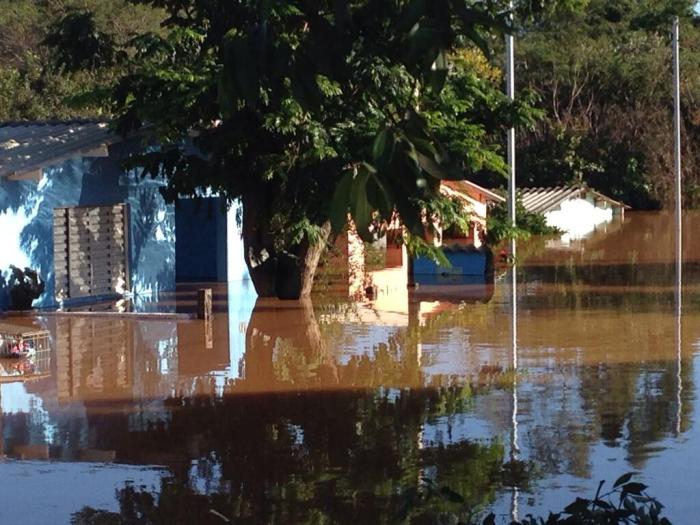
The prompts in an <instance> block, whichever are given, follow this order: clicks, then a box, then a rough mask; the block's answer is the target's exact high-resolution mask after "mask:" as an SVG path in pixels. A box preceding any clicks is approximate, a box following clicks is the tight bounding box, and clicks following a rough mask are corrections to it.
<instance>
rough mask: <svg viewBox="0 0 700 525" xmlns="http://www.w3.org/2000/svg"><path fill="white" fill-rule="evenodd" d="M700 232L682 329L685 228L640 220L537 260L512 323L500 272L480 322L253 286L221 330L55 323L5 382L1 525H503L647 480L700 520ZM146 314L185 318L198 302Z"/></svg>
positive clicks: (689, 225) (194, 324)
mask: <svg viewBox="0 0 700 525" xmlns="http://www.w3.org/2000/svg"><path fill="white" fill-rule="evenodd" d="M699 220H700V217H699V216H697V215H692V216H691V215H689V216H687V217H686V219H685V223H686V224H685V232H686V238H685V250H684V264H683V275H682V283H683V284H682V289H681V290H680V291H681V293H680V297H681V300H682V309H681V314H680V315H679V309H678V302H677V298H678V297H679V290H678V288H677V285H676V283H677V275H676V270H675V260H674V257H673V255H674V238H673V223H672V217H671V216H670V215H661V214H630V217H629V218H628V219H627V220H626V221H625V223H623V224H613V225H609V226H607V227H606V228H602V229H601V230H600V231H598V232H596V233H594V234H593V235H592V236H591V237H589V238H588V239H585V240H583V241H580V242H578V241H577V242H574V243H571V244H568V245H562V244H556V243H551V242H548V243H547V244H546V245H545V243H544V241H542V242H531V243H529V244H528V245H527V246H521V247H520V254H521V257H520V263H519V266H518V267H517V269H516V276H517V287H516V290H515V298H516V304H517V309H516V312H515V315H514V311H513V289H512V286H511V282H512V281H511V273H510V270H508V269H507V268H503V269H501V270H499V271H498V272H497V275H496V279H495V282H494V283H493V286H490V285H487V286H483V285H482V286H481V287H479V286H478V285H475V288H474V290H473V293H470V294H469V298H470V299H469V302H465V303H456V302H454V301H440V300H439V297H437V298H436V297H430V298H429V299H430V300H422V301H421V300H416V299H415V298H414V297H409V296H408V295H407V294H405V293H403V294H397V295H396V296H395V297H392V298H391V299H386V298H385V299H384V300H378V301H376V302H368V303H352V302H348V301H347V300H346V299H343V298H342V297H340V296H338V295H337V294H336V293H330V292H326V293H323V291H321V293H318V294H316V296H315V297H314V298H313V301H310V302H301V303H300V302H280V301H272V300H256V299H255V297H254V294H253V293H252V290H251V289H250V287H249V286H247V285H246V284H245V283H238V284H231V285H230V286H229V287H228V289H226V288H225V287H219V288H217V289H216V290H215V301H216V304H215V307H216V310H217V312H216V315H215V317H214V320H213V322H212V323H211V324H209V325H206V324H204V323H203V322H200V321H192V320H187V319H182V318H179V317H172V318H161V319H158V320H154V319H146V318H118V319H117V318H109V317H89V316H80V315H74V316H54V315H47V316H44V317H39V318H38V319H36V320H35V321H34V322H35V323H36V324H38V325H40V326H42V327H44V328H45V329H47V330H49V332H50V334H51V352H50V354H48V355H43V356H38V357H41V359H37V360H36V362H34V363H32V366H31V367H26V368H25V369H18V367H17V366H16V364H13V363H12V362H8V361H3V362H1V363H0V364H2V366H3V370H2V371H3V373H4V375H5V378H4V379H3V380H2V381H3V382H2V383H0V405H1V407H2V416H1V418H0V424H1V425H2V439H1V440H0V447H1V449H2V450H1V452H2V454H3V455H4V456H5V458H6V459H5V460H4V461H3V462H0V503H1V504H0V523H38V524H44V523H70V522H71V521H72V522H74V523H93V524H97V523H115V521H114V518H115V516H116V515H120V516H121V519H122V521H118V522H116V523H169V524H170V523H197V524H199V523H202V524H209V523H211V524H221V523H228V522H231V523H279V524H282V523H284V524H286V523H399V522H401V521H400V517H401V516H402V515H404V514H406V513H408V520H409V522H410V521H411V520H412V521H413V522H414V523H419V522H420V523H424V522H425V521H421V520H422V519H426V517H429V516H431V515H434V514H435V513H437V512H444V511H453V512H456V511H460V510H464V508H463V506H461V505H457V504H450V503H447V502H444V501H438V500H431V501H430V502H428V503H427V504H424V505H417V506H406V502H407V501H408V498H407V495H410V494H411V493H412V491H414V490H425V487H426V484H428V483H432V484H433V485H434V486H435V487H437V488H438V489H439V488H441V487H444V486H446V487H449V488H450V489H451V490H453V491H455V492H457V493H459V494H461V495H462V496H463V497H464V499H465V504H464V505H465V506H468V507H469V508H473V509H475V511H487V510H488V511H493V512H495V513H496V514H497V516H498V519H499V521H500V522H502V523H505V522H506V521H507V520H508V519H510V518H511V517H514V516H515V517H524V516H525V515H526V514H528V513H533V514H536V515H545V514H546V513H547V512H548V511H550V510H553V511H556V510H561V509H562V508H563V507H564V506H565V505H566V504H568V503H569V502H571V501H572V500H573V499H574V498H575V497H576V496H579V495H580V496H592V494H593V493H594V491H595V488H596V487H597V485H598V481H599V480H603V479H605V480H608V481H610V482H611V481H613V480H614V479H616V478H617V477H618V476H619V475H621V474H623V473H625V472H629V471H635V472H638V479H639V480H640V481H642V482H644V483H646V484H647V485H649V486H650V492H651V493H652V494H653V495H654V496H656V497H658V498H659V499H660V500H661V501H662V502H663V503H664V504H665V505H666V507H667V509H666V510H667V513H668V516H669V517H670V518H671V519H672V520H673V521H674V523H694V522H695V519H696V514H697V509H698V504H697V502H696V493H697V491H698V487H699V486H700V429H699V428H698V425H697V420H698V414H697V411H698V408H697V402H696V392H697V386H696V385H697V383H698V377H697V376H698V366H697V355H698V354H697V349H698V344H699V343H700V308H699V305H700V243H696V242H695V243H694V242H693V236H692V231H693V226H694V225H696V224H697V225H698V226H700V222H698V221H699ZM140 307H141V308H143V309H144V310H164V311H174V312H177V311H182V310H187V309H188V308H191V307H192V302H191V294H190V293H186V292H182V293H180V294H176V295H173V296H167V295H165V296H161V297H160V298H159V301H158V302H155V303H153V302H150V303H148V302H145V303H144V304H142V305H140ZM22 322H27V320H22ZM513 328H515V330H516V331H515V337H514V333H513ZM22 373H24V374H25V375H24V376H22V375H21V374H22ZM426 480H430V481H429V482H427V481H426ZM139 520H140V521H139Z"/></svg>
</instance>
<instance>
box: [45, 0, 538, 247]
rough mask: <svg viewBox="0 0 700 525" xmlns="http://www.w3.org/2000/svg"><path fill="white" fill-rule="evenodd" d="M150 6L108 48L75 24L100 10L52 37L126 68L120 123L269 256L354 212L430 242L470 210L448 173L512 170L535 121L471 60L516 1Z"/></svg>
mask: <svg viewBox="0 0 700 525" xmlns="http://www.w3.org/2000/svg"><path fill="white" fill-rule="evenodd" d="M138 3H142V4H149V5H151V6H154V7H157V8H161V9H163V10H164V11H165V12H166V13H167V14H166V18H165V21H164V23H163V26H164V28H163V31H162V32H160V33H153V32H150V33H143V34H141V35H139V36H137V37H135V38H133V39H130V40H129V41H127V42H126V43H124V44H122V45H121V46H119V49H112V48H110V49H109V50H107V49H106V48H105V45H106V44H110V39H109V38H107V37H105V36H102V35H100V34H98V33H97V32H95V31H81V30H80V29H77V28H76V27H75V24H76V22H80V21H82V23H83V24H89V23H90V16H89V15H83V14H81V15H80V17H79V18H78V17H77V16H74V17H73V18H64V19H63V20H62V21H61V22H60V23H59V24H57V25H56V26H55V27H54V31H53V33H52V35H55V37H54V38H53V39H52V40H50V41H51V43H52V44H54V47H55V48H56V52H55V57H56V59H57V61H58V63H59V65H60V66H61V67H63V68H66V69H79V68H84V67H86V66H88V67H91V68H93V69H94V68H95V67H100V65H101V64H113V63H114V62H115V61H117V62H119V63H120V66H121V71H122V72H123V74H122V75H121V76H120V77H119V78H118V79H117V80H116V81H114V82H107V83H106V85H105V86H103V89H101V90H97V91H95V90H93V95H94V94H98V95H101V96H102V98H101V99H100V100H101V103H102V104H103V105H105V106H107V107H108V108H109V110H110V111H111V112H112V113H113V114H114V115H115V117H116V127H117V129H118V131H120V132H121V133H130V132H134V131H137V130H140V131H142V132H145V133H146V134H147V136H148V138H149V139H150V140H152V141H156V142H157V143H158V144H160V145H161V147H160V148H159V149H158V150H157V151H152V152H150V153H148V154H146V155H143V156H141V157H139V158H138V159H137V163H139V164H140V165H142V166H144V167H145V168H146V171H147V172H148V173H150V174H151V175H156V176H164V177H165V178H166V179H167V181H168V183H169V185H168V190H167V195H168V196H169V197H170V198H175V197H176V196H177V195H183V194H185V195H196V194H198V193H200V192H201V191H202V188H211V190H212V191H215V192H219V193H220V194H222V195H225V196H226V197H228V199H230V200H233V199H238V198H241V199H242V200H243V204H244V207H246V206H248V207H249V209H252V208H254V209H255V214H254V215H255V222H256V228H257V229H258V230H264V231H263V237H265V238H266V239H267V240H266V241H265V242H266V243H267V245H268V246H267V247H266V250H268V251H269V249H272V250H277V251H279V250H285V249H286V247H289V246H290V245H294V244H298V243H299V242H301V241H302V240H304V239H306V240H311V241H313V240H314V238H315V236H316V237H318V229H319V228H320V226H321V225H322V224H323V223H324V222H326V221H328V220H331V221H332V223H333V226H334V228H335V230H336V231H339V230H340V229H342V228H343V227H344V226H345V224H346V220H347V214H348V213H350V215H351V216H352V218H353V220H354V222H355V224H356V225H357V226H358V230H359V232H360V233H361V234H362V235H367V234H368V226H369V224H370V222H371V221H372V220H373V218H374V219H375V220H376V215H375V214H376V213H377V212H378V213H379V214H380V216H381V217H383V218H385V219H388V218H390V217H391V215H392V213H393V212H394V211H395V210H396V211H398V212H399V214H400V216H401V217H402V219H403V221H404V223H405V224H406V225H407V227H408V229H409V231H410V232H411V233H412V234H414V235H415V236H416V237H421V236H422V235H423V234H424V224H423V222H422V221H421V211H422V210H425V209H429V210H430V209H442V210H443V211H445V210H448V208H449V207H450V206H452V208H453V209H452V212H453V213H451V214H450V213H445V215H447V216H449V215H452V216H456V215H457V210H456V208H454V207H455V206H456V204H454V203H452V202H451V201H447V200H445V199H444V198H443V197H442V196H441V195H440V192H439V186H440V181H441V180H442V179H462V178H465V177H467V176H469V174H471V173H474V172H477V171H481V170H486V171H489V172H492V173H504V163H503V160H502V158H501V156H500V147H499V145H498V142H500V134H499V133H498V132H499V131H501V130H503V129H505V127H506V126H510V125H514V124H518V125H520V124H530V123H531V121H532V113H531V112H530V111H529V109H528V106H527V104H525V103H523V102H516V103H510V102H509V101H508V100H507V99H506V98H505V97H504V96H503V95H502V93H501V90H500V86H499V85H498V82H497V81H494V80H493V79H491V78H485V77H484V75H480V71H479V69H478V68H476V67H474V62H473V61H469V60H465V58H464V57H465V54H469V53H475V52H477V53H488V51H489V45H490V43H491V42H492V41H493V39H494V38H495V37H496V36H498V35H500V34H502V32H503V31H505V30H507V28H508V11H507V2H505V1H501V2H498V1H496V2H486V3H484V2H479V1H464V0H462V1H458V0H431V1H428V0H392V1H386V0H358V1H349V0H314V1H312V0H308V1H270V0H267V1H266V0H238V1H235V2H231V1H226V2H224V1H222V0H220V1H216V0H214V1H212V0H207V1H205V0H139V2H138ZM519 7H520V8H521V9H522V11H523V13H525V12H527V13H533V12H538V10H541V9H543V8H544V7H546V6H545V5H541V4H540V3H536V2H525V3H523V4H522V5H520V6H519ZM64 35H70V38H63V36H64ZM83 36H84V37H85V40H87V41H86V42H85V44H84V45H83V42H82V41H83V39H84V38H83ZM108 47H110V46H108ZM66 49H69V52H68V53H65V52H64V51H65V50H66ZM86 50H94V51H95V55H96V56H95V57H91V56H89V55H88V56H86V54H85V51H86ZM93 102H94V99H93ZM493 137H497V139H496V140H494V138H493ZM192 146H194V147H192ZM244 219H245V218H244ZM244 223H245V220H244Z"/></svg>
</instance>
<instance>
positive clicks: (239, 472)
mask: <svg viewBox="0 0 700 525" xmlns="http://www.w3.org/2000/svg"><path fill="white" fill-rule="evenodd" d="M409 332H412V333H413V335H411V333H409V334H408V336H407V337H400V336H393V337H391V338H390V339H389V340H388V341H387V342H385V343H381V344H379V345H378V346H376V347H375V348H374V349H373V351H372V352H369V353H366V354H364V355H362V356H354V357H351V358H350V359H348V360H346V361H345V362H344V364H340V363H339V362H338V360H337V358H336V356H334V355H333V353H332V352H330V351H329V349H328V348H327V343H326V342H325V341H324V339H323V337H322V334H321V328H320V327H319V324H318V322H317V321H316V317H315V314H314V309H313V307H312V305H311V303H310V302H306V303H303V302H302V303H280V302H277V301H264V300H259V301H258V303H257V304H256V307H255V310H254V312H253V314H252V316H251V319H250V322H249V324H248V326H247V330H246V354H245V356H244V367H243V368H244V374H243V377H242V378H241V379H238V380H235V381H231V382H229V383H228V384H227V385H226V386H225V389H224V394H223V395H215V394H214V393H212V394H211V395H198V396H195V397H190V396H173V397H170V398H168V399H167V400H166V402H165V406H166V410H167V417H165V418H162V420H161V421H162V422H154V423H151V424H148V425H146V426H145V428H142V429H136V428H133V426H132V427H131V428H130V425H129V424H128V422H127V421H124V418H125V416H122V415H118V414H114V413H110V414H104V413H103V414H102V415H101V416H99V417H100V421H99V424H95V425H91V426H92V427H93V431H94V432H95V437H96V442H98V443H99V446H100V448H111V447H114V448H115V449H116V450H117V458H119V460H120V461H123V462H133V463H139V464H154V463H155V464H163V465H165V466H167V467H168V470H169V475H168V476H165V477H164V478H163V479H162V483H161V486H160V487H159V489H158V490H157V491H154V492H151V491H148V490H145V489H142V488H139V487H135V486H130V485H127V486H125V487H123V488H122V489H120V490H119V491H118V494H117V498H118V501H119V509H120V510H119V513H111V512H107V511H100V510H96V509H91V508H84V509H83V510H81V511H80V512H78V513H76V514H75V515H74V523H86V524H87V523H91V524H97V523H202V524H206V523H212V524H214V523H216V524H220V523H225V522H226V520H230V521H231V522H235V523H391V522H394V521H395V520H396V516H397V515H398V514H399V512H400V511H401V509H402V506H403V505H404V504H405V502H406V501H405V497H404V494H405V491H406V490H408V489H411V488H413V489H415V490H418V489H420V488H421V486H422V484H423V482H422V481H421V478H428V479H434V480H436V481H437V482H439V483H440V484H441V485H442V484H444V485H449V486H450V487H451V488H452V489H453V490H456V491H457V492H459V493H460V494H462V495H463V496H464V497H465V498H466V506H468V507H475V506H477V505H483V504H485V503H487V502H489V501H491V500H492V499H493V497H494V495H495V490H496V487H497V486H498V480H499V477H500V471H501V465H502V463H503V460H504V449H503V446H502V444H501V443H500V442H499V441H498V440H494V441H488V442H475V441H468V440H459V441H457V442H454V443H450V442H446V443H426V441H425V440H424V439H423V435H422V434H423V430H424V427H425V424H426V423H427V422H428V421H434V420H435V419H436V418H439V417H442V416H446V415H450V414H455V413H458V412H461V411H463V410H464V409H465V407H466V406H467V405H468V404H469V403H471V400H472V395H473V392H474V390H473V389H472V388H470V387H469V386H467V385H465V384H462V383H461V382H457V381H452V380H450V379H449V378H441V379H440V380H437V379H436V380H435V381H436V383H437V384H438V385H437V386H430V385H427V386H421V384H420V383H421V381H422V380H424V378H422V377H421V371H420V363H419V361H418V359H417V358H416V356H415V353H416V346H417V341H418V333H419V332H418V331H417V330H412V329H409ZM404 335H405V334H404ZM387 385H389V386H388V387H387ZM392 385H394V386H393V387H392ZM401 385H411V386H412V387H413V388H407V387H402V386H401ZM166 421H167V423H166ZM93 423H97V421H93ZM450 506H451V507H453V508H454V507H455V506H456V507H457V508H460V507H461V505H456V504H450V503H448V502H445V501H442V502H436V503H435V505H434V506H428V507H426V508H421V509H414V510H412V513H413V514H414V515H415V516H427V515H429V514H430V513H434V512H436V511H439V510H441V509H443V508H446V507H450Z"/></svg>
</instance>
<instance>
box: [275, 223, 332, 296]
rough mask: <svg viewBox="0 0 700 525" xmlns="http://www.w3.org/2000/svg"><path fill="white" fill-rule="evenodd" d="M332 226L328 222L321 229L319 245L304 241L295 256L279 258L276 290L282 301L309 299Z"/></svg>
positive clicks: (282, 255) (283, 255) (286, 255)
mask: <svg viewBox="0 0 700 525" xmlns="http://www.w3.org/2000/svg"><path fill="white" fill-rule="evenodd" d="M330 233H331V224H330V222H328V221H327V222H326V223H325V224H324V225H323V226H322V227H321V239H320V240H319V242H318V244H313V245H311V244H309V243H308V242H306V241H304V242H303V243H302V244H301V245H299V246H298V247H296V249H295V250H294V253H293V254H289V253H284V254H280V255H279V256H278V258H277V279H276V285H275V289H276V292H277V297H279V298H280V299H299V298H303V297H308V296H309V295H310V294H311V289H312V288H313V285H314V277H315V276H316V269H317V268H318V262H319V261H320V259H321V255H322V254H323V251H324V250H325V249H326V244H327V243H328V237H329V236H330Z"/></svg>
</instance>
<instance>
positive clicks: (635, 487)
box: [622, 482, 647, 494]
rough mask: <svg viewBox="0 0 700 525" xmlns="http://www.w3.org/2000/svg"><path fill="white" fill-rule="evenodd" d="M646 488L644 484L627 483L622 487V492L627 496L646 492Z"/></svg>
mask: <svg viewBox="0 0 700 525" xmlns="http://www.w3.org/2000/svg"><path fill="white" fill-rule="evenodd" d="M646 488H647V486H646V485H645V484H644V483H637V482H632V483H627V484H625V485H623V486H622V492H623V493H627V494H641V493H642V492H643V491H644V490H646Z"/></svg>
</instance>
